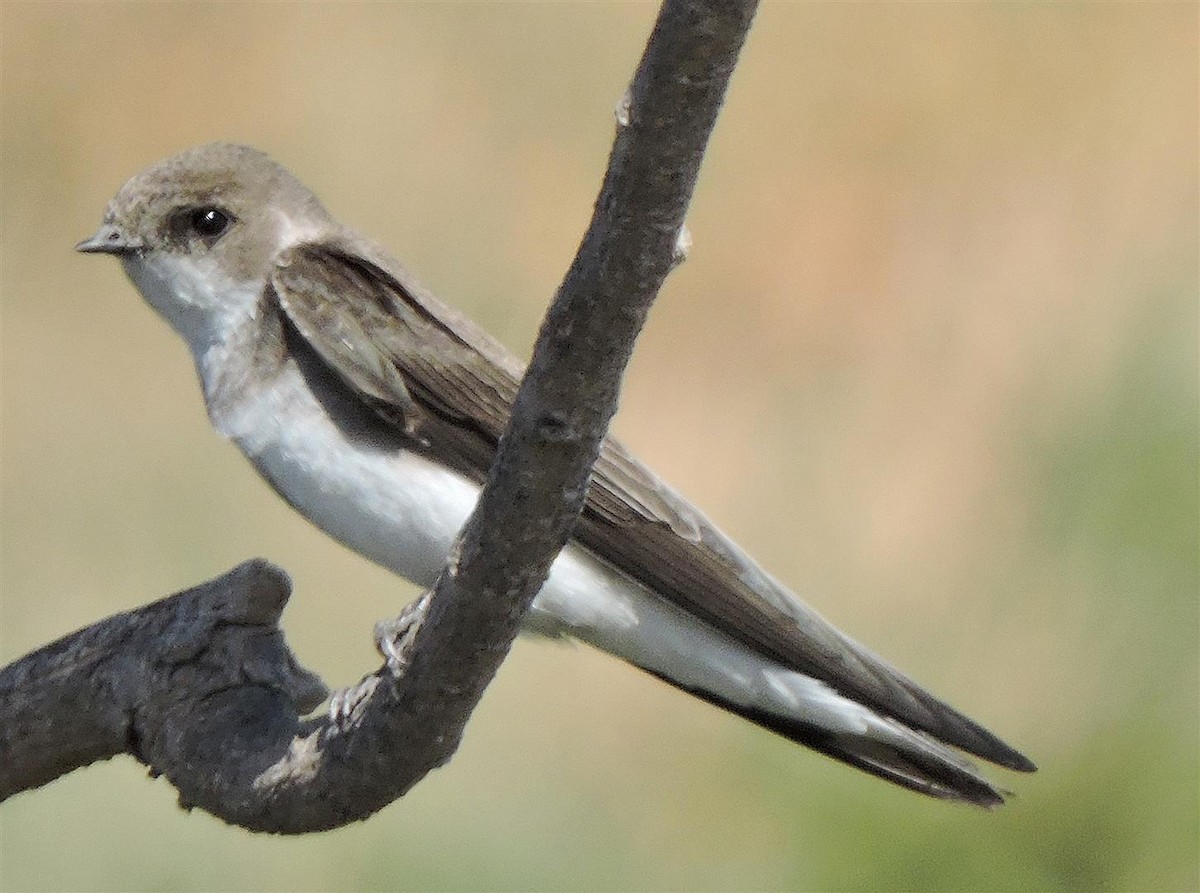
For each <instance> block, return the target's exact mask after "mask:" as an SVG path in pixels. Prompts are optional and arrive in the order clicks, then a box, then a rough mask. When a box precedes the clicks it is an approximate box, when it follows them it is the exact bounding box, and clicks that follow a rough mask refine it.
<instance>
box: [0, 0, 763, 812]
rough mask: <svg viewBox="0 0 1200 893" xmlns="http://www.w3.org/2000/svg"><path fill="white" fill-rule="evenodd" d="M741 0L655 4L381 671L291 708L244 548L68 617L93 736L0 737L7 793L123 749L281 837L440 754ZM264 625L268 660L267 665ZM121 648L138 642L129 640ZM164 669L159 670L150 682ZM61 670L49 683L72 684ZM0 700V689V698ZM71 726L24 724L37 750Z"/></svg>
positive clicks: (696, 161)
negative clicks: (134, 682)
mask: <svg viewBox="0 0 1200 893" xmlns="http://www.w3.org/2000/svg"><path fill="white" fill-rule="evenodd" d="M755 6H756V2H755V0H742V2H735V0H723V2H722V0H667V2H666V3H664V5H663V8H662V11H661V13H660V15H659V19H658V21H657V23H656V24H655V27H654V33H653V35H652V36H651V39H650V41H649V44H648V45H647V48H646V52H645V55H644V56H643V57H642V60H641V64H640V65H639V67H638V70H637V73H636V75H635V77H634V80H633V83H632V85H631V86H630V89H629V93H628V95H627V96H626V97H625V99H624V100H623V101H622V103H621V105H620V107H619V109H618V132H617V138H616V142H615V145H614V147H613V151H612V155H611V158H610V161H609V169H608V173H607V176H606V177H605V181H604V185H603V188H602V190H601V192H600V197H599V199H598V200H597V202H596V207H595V213H594V215H593V218H592V222H591V225H590V227H589V229H588V232H587V234H586V236H585V237H584V240H583V243H582V245H581V246H580V248H579V252H578V254H577V256H576V258H575V261H574V263H573V264H572V266H571V269H570V270H569V271H568V273H567V276H566V278H565V280H564V281H563V284H562V286H561V287H560V289H559V291H558V294H557V296H556V298H555V301H554V305H553V306H552V307H551V309H550V312H549V315H548V316H547V318H546V321H545V323H544V325H543V327H542V331H541V334H540V336H539V338H538V342H537V345H536V347H535V350H534V355H533V360H532V362H531V364H530V368H529V371H528V373H527V375H526V376H525V379H524V381H523V383H522V385H521V390H520V392H519V394H518V396H517V399H516V403H515V405H514V408H513V413H512V418H511V421H510V424H509V428H508V431H507V433H506V434H505V436H504V438H503V440H502V441H501V444H500V449H499V452H498V455H497V458H496V461H495V464H494V465H493V468H492V473H491V476H490V478H489V480H488V482H487V485H486V486H485V488H484V490H483V494H482V496H481V497H480V501H479V504H478V506H477V507H476V510H475V512H474V514H473V515H472V516H471V519H470V520H469V521H468V523H467V525H466V527H465V528H464V530H463V533H462V535H461V537H460V539H459V545H458V548H456V549H455V551H454V554H453V555H451V558H450V562H449V564H448V566H447V568H446V570H445V572H444V573H443V574H442V576H441V578H440V579H439V581H438V584H437V586H436V588H435V589H434V591H433V593H432V595H431V596H430V595H427V596H426V597H424V598H423V599H422V600H421V601H420V602H419V603H418V604H417V605H416V606H415V607H414V609H412V610H410V611H409V612H407V613H406V614H405V615H402V617H401V618H399V619H398V620H397V621H396V622H395V623H393V624H391V625H390V626H388V627H385V628H383V629H381V630H379V631H378V633H379V640H380V646H381V650H382V651H383V652H384V654H385V655H386V656H387V657H388V661H387V663H386V664H385V666H384V667H382V668H381V669H380V670H379V671H378V672H376V673H375V674H373V675H372V676H370V677H368V678H367V679H366V680H365V681H364V682H363V683H361V684H360V685H359V686H357V687H356V688H355V689H353V690H351V691H349V692H344V693H342V694H340V695H338V696H336V697H335V698H334V706H333V709H331V711H330V713H329V715H328V716H327V717H322V718H320V719H312V720H307V721H304V720H300V719H298V718H297V715H296V708H300V709H301V710H303V709H305V708H306V707H308V706H311V704H310V702H311V700H312V695H313V692H315V691H316V690H317V688H316V685H317V683H316V682H315V680H314V679H313V678H312V677H311V676H308V675H307V674H305V673H304V671H301V670H298V669H297V668H296V667H295V665H294V663H293V662H292V661H291V658H290V655H288V653H287V651H286V649H285V648H284V647H283V646H282V640H281V638H278V633H277V631H275V630H274V627H273V626H272V627H270V628H268V627H266V626H263V627H259V626H257V624H259V623H261V622H263V621H262V617H263V616H265V615H264V614H263V612H262V611H261V604H260V603H261V602H262V600H263V597H264V596H263V595H262V585H263V584H262V583H261V580H262V579H267V580H268V581H269V580H272V579H273V580H275V581H276V583H275V587H274V590H272V591H274V592H275V593H276V595H275V598H276V601H277V602H278V606H279V607H282V600H283V599H284V598H285V597H286V595H285V593H286V585H285V584H281V583H280V580H281V579H285V578H281V576H280V575H279V573H278V572H273V571H271V570H270V569H269V568H268V566H265V565H263V564H252V565H244V566H243V567H242V568H239V569H238V570H236V571H234V572H232V575H231V576H229V577H226V578H222V579H221V580H218V581H214V582H213V583H211V584H206V585H205V586H202V587H199V588H198V589H196V590H192V591H191V592H188V593H183V594H181V595H179V596H175V597H174V598H173V599H170V600H167V601H166V602H164V603H162V604H161V605H160V606H153V607H151V608H149V609H146V614H147V617H148V618H150V619H147V620H145V621H143V620H140V619H139V620H137V621H136V623H135V622H134V620H133V618H134V617H135V616H137V615H140V614H142V613H143V612H134V614H132V615H122V617H120V618H115V619H114V620H111V621H107V622H106V624H117V625H116V626H115V627H113V628H112V629H111V630H105V631H103V632H101V631H99V630H101V628H102V627H105V626H106V624H100V625H98V626H97V627H96V628H92V629H91V630H88V631H84V633H81V634H77V636H82V637H84V638H83V640H82V641H83V642H84V643H86V642H91V641H101V640H103V641H104V642H105V646H104V647H105V648H106V649H108V648H116V650H115V651H112V652H111V653H110V652H108V651H105V653H104V657H103V659H93V658H91V657H89V656H87V647H86V645H80V644H76V645H71V646H70V648H71V649H77V648H83V651H82V656H80V654H79V653H77V652H76V651H75V650H72V654H73V655H74V656H72V657H71V658H70V660H69V661H68V662H69V663H70V665H71V666H72V667H74V668H76V670H77V671H78V672H84V673H86V672H91V673H92V675H94V677H95V680H94V681H93V682H91V683H90V684H91V685H92V686H93V692H92V694H93V695H94V699H93V700H89V701H88V703H86V704H82V705H81V706H80V709H79V710H78V711H77V712H78V716H77V717H76V718H75V719H74V720H71V721H70V722H74V723H76V724H77V725H79V726H80V727H90V728H94V729H95V730H96V734H95V735H94V736H93V738H94V742H93V743H92V744H89V745H88V746H87V748H83V749H81V748H76V752H75V753H74V755H73V756H71V757H70V758H65V757H64V758H59V757H55V758H53V759H49V758H48V759H45V760H41V761H40V762H39V761H37V760H36V759H33V758H32V757H31V754H30V752H29V751H30V750H31V749H30V748H28V747H24V746H23V745H21V744H19V743H12V744H7V745H5V746H8V747H14V748H23V749H21V750H20V752H19V753H18V751H17V750H14V751H12V752H11V755H12V757H13V758H14V765H15V763H16V762H20V763H22V764H23V765H26V766H28V765H30V764H34V763H36V764H37V765H36V766H35V768H34V769H33V770H31V771H29V773H28V774H27V775H26V777H24V778H21V777H17V776H18V773H17V772H16V771H15V770H14V771H12V772H10V771H9V770H8V765H7V764H8V758H9V756H10V752H9V751H3V752H0V756H3V757H4V759H3V762H0V766H4V768H3V769H0V773H3V775H2V777H0V781H3V784H2V785H0V793H7V792H11V791H13V790H19V789H24V788H26V787H30V786H32V785H35V784H38V783H42V782H44V781H45V780H47V779H48V778H50V777H53V776H54V775H55V774H58V773H59V772H61V771H65V769H67V768H70V766H71V765H80V764H83V763H86V762H90V761H91V760H95V759H100V758H103V757H105V756H108V755H110V754H112V753H115V752H118V751H120V750H129V751H131V752H133V753H135V754H137V755H139V756H140V757H141V758H142V759H144V760H145V761H147V762H148V763H150V765H152V766H153V767H154V768H155V769H156V770H158V771H161V772H163V773H164V774H166V775H167V776H168V777H169V778H170V779H171V780H172V781H173V782H174V783H175V785H176V786H177V787H178V788H179V790H180V793H181V798H182V800H183V802H184V803H185V804H186V805H198V806H201V807H203V808H204V809H206V810H208V811H210V812H213V813H215V814H217V815H219V816H221V817H223V818H226V819H227V820H229V821H232V822H236V823H238V824H242V825H244V826H246V827H249V828H254V829H260V830H270V831H280V832H292V833H295V832H301V831H309V830H318V829H323V828H330V827H335V826H337V825H340V824H344V823H346V822H349V821H353V820H355V819H361V818H364V817H366V816H368V815H370V814H372V813H373V812H375V811H377V810H378V809H380V808H382V807H383V806H385V805H387V804H388V803H390V802H391V801H392V800H394V799H395V798H396V797H398V796H400V795H401V794H403V793H404V792H405V791H406V790H408V788H410V787H411V786H412V785H413V784H415V783H416V782H417V781H418V780H420V779H421V778H422V777H423V776H424V775H425V774H426V773H427V772H428V771H429V770H430V769H432V768H434V767H436V766H439V765H441V764H442V763H444V762H445V761H446V760H448V759H449V758H450V756H451V755H452V754H453V753H454V751H455V749H456V748H457V746H458V741H459V739H460V737H461V735H462V730H463V728H464V726H465V724H466V722H467V719H468V717H469V716H470V714H471V711H472V710H474V708H475V706H476V704H477V703H478V702H479V699H480V697H481V696H482V694H483V691H484V689H485V688H486V686H487V684H488V683H489V682H490V681H491V679H492V677H493V676H494V674H495V672H496V670H497V669H498V668H499V666H500V663H501V661H502V660H503V659H504V657H505V655H506V654H507V653H508V649H509V648H510V647H511V645H512V641H513V639H514V638H515V636H516V634H517V629H518V627H519V625H520V622H521V618H522V616H523V615H524V613H525V611H526V610H527V608H528V607H529V605H530V603H531V602H532V601H533V598H534V596H535V595H536V594H537V591H538V590H539V589H540V588H541V586H542V584H543V583H544V582H545V579H546V576H547V574H548V572H549V568H550V565H551V563H552V562H553V561H554V559H555V557H556V556H557V555H558V552H559V551H560V550H561V548H562V547H563V545H564V544H565V543H566V541H567V539H568V538H569V536H570V533H571V530H572V528H573V526H574V524H575V521H576V519H577V518H578V516H579V513H580V511H581V510H582V507H583V504H584V498H585V495H586V492H587V482H588V478H589V475H590V472H591V468H592V464H593V463H594V461H595V459H596V456H597V453H598V451H599V446H600V442H601V441H602V439H603V437H604V434H605V431H606V429H607V427H608V422H609V420H610V419H611V417H612V415H613V413H614V412H615V411H616V406H617V397H618V392H619V389H620V382H621V377H622V375H623V373H624V370H625V366H626V364H627V363H628V360H629V357H630V354H631V352H632V350H633V344H634V340H635V338H636V336H637V333H638V332H639V331H640V329H641V326H642V323H643V322H644V320H645V317H646V313H647V311H648V310H649V307H650V305H651V303H652V302H653V300H654V298H655V296H656V295H657V293H658V290H659V287H660V286H661V284H662V282H663V280H664V279H665V278H666V276H667V274H668V272H669V271H670V269H671V267H672V266H673V265H674V263H675V262H676V261H677V259H678V258H677V254H676V246H677V244H679V243H681V242H682V241H683V240H682V238H681V233H682V227H683V220H684V215H685V213H686V210H687V207H688V203H689V202H690V199H691V195H692V189H693V187H694V185H695V182H696V177H697V173H698V171H699V166H700V161H701V158H702V156H703V153H704V148H705V145H706V143H707V141H708V136H709V134H710V132H711V130H712V127H713V124H714V122H715V120H716V116H717V112H718V110H719V109H720V106H721V102H722V100H723V98H724V94H725V89H726V86H727V84H728V81H729V77H730V74H731V73H732V71H733V67H734V64H735V62H736V60H737V55H738V52H739V50H740V49H741V46H742V43H743V41H744V40H745V36H746V33H747V31H748V29H749V26H750V22H751V19H752V17H753V13H754V9H755ZM239 574H240V575H241V576H238V575H239ZM263 575H265V577H264V576H263ZM255 581H258V582H255ZM267 589H268V590H271V586H270V585H268V586H267ZM221 593H225V595H224V596H222V595H221ZM256 593H257V594H256ZM223 598H224V599H225V600H226V601H227V602H228V604H225V605H222V599H223ZM197 599H199V600H200V602H199V603H200V604H204V605H209V603H210V602H212V604H211V605H210V606H209V607H207V608H205V609H204V611H203V612H202V613H203V614H204V617H205V618H212V617H215V618H225V619H216V620H213V619H204V620H203V621H202V622H200V623H199V625H198V626H196V625H195V624H193V625H191V626H189V624H188V623H187V622H184V623H183V624H182V626H181V627H180V629H181V630H182V631H180V632H167V631H166V630H165V629H162V630H160V631H159V635H161V636H164V637H165V641H166V642H167V644H168V645H170V643H171V642H173V641H174V642H177V643H178V644H176V645H174V646H172V647H168V648H167V649H166V651H165V652H163V651H162V649H161V648H160V647H159V645H160V644H161V643H159V642H158V641H157V640H156V639H155V637H154V636H153V635H150V634H149V633H138V634H137V635H136V636H132V635H125V634H123V633H122V632H121V630H123V629H128V628H130V624H131V623H132V624H134V625H133V628H135V629H139V630H140V629H142V628H143V627H142V626H141V624H142V623H143V622H145V623H149V624H150V626H147V627H145V629H150V628H152V627H153V626H154V623H156V622H157V621H155V620H153V619H152V618H155V617H158V616H160V614H159V613H158V612H166V613H165V614H162V615H161V616H163V617H166V616H169V617H171V618H172V619H174V620H176V621H187V619H188V616H187V615H188V614H189V612H191V611H194V610H199V609H198V608H196V607H195V604H196V600H197ZM268 600H269V599H268ZM180 605H188V606H189V607H187V608H186V609H183V610H181V609H180V607H179V606H180ZM172 606H173V607H172ZM222 610H225V611H232V614H222V613H221V611H222ZM230 618H233V619H230ZM237 618H241V619H237ZM271 620H272V622H273V620H274V615H273V616H272V617H271ZM247 625H248V629H249V633H250V635H249V638H248V639H246V640H245V641H243V638H242V635H241V634H242V633H243V632H244V630H242V629H241V627H243V626H247ZM216 633H220V634H221V635H220V636H217V637H216V638H213V639H210V638H208V637H207V636H208V634H216ZM67 642H68V640H63V642H62V643H57V644H56V645H54V646H50V647H49V648H48V649H43V650H42V651H41V652H38V653H37V654H35V655H31V656H30V657H29V658H26V659H24V661H22V662H20V663H19V664H18V665H15V666H16V667H22V666H24V667H25V669H22V670H20V671H19V673H20V675H21V677H22V678H23V679H24V678H27V677H28V676H29V675H30V673H29V665H27V662H36V666H37V667H38V669H37V672H38V673H41V672H43V671H44V670H45V668H46V667H47V666H51V667H52V666H53V662H54V660H55V658H54V653H53V652H54V650H55V649H59V650H60V651H61V650H63V649H67V648H68V645H67ZM266 642H269V643H270V647H271V648H272V649H273V654H274V657H273V658H271V660H273V661H275V663H271V662H270V661H267V662H265V663H264V662H263V661H266V658H264V654H266V649H265V646H264V647H260V644H261V643H266ZM231 643H232V644H231ZM251 645H253V648H251ZM123 646H130V647H134V650H133V651H132V652H130V653H129V654H128V655H125V651H124V647H123ZM143 649H146V650H145V651H144V652H143ZM160 652H161V653H160ZM122 655H124V656H122ZM246 655H251V656H252V658H253V659H252V660H251V661H250V662H249V663H247V662H246V659H245V656H246ZM41 661H49V662H50V664H49V665H46V664H42V663H40V662H41ZM172 661H174V663H172ZM222 662H224V663H223V665H222V666H217V665H216V664H220V663H222ZM162 667H166V668H168V669H169V670H170V671H171V672H168V673H166V674H165V675H164V674H163V673H161V672H160V673H150V681H149V682H147V683H146V684H145V685H144V686H143V687H142V688H138V687H136V686H133V687H130V688H128V689H126V688H125V687H124V686H130V685H131V683H130V682H129V680H128V679H125V678H123V677H124V673H125V669H123V668H128V670H129V671H130V672H134V673H148V672H149V671H151V670H154V669H155V668H162ZM247 667H250V668H253V669H249V670H248V669H247ZM89 668H90V670H89ZM101 668H105V669H104V672H100V669H101ZM268 668H274V675H272V674H271V673H269V672H267V669H268ZM11 669H13V668H10V670H11ZM5 673H6V674H8V673H9V671H7V670H6V671H5ZM222 674H225V675H222ZM118 676H120V677H122V678H121V679H120V680H117V677H118ZM239 676H240V679H239V678H238V677H239ZM8 678H9V677H8V675H5V676H4V677H3V679H4V680H5V681H7V680H8ZM118 681H119V683H120V684H119V685H118V684H117V683H118ZM160 682H163V683H164V684H166V686H167V687H166V688H163V689H161V690H160V689H159V688H158V685H159V683H160ZM47 684H48V685H51V686H52V685H53V684H54V683H47ZM62 685H63V686H64V690H63V691H62V692H59V696H67V695H66V694H64V692H65V691H66V690H65V686H66V685H67V683H65V682H64V683H62ZM114 687H115V690H116V691H117V694H114V692H113V690H112V689H114ZM8 691H9V690H8V689H0V696H4V697H7V696H8ZM74 691H75V690H74V689H72V690H71V693H70V695H69V696H70V697H76V695H75V694H74ZM53 695H54V693H53V692H50V693H46V694H43V695H41V696H40V697H43V698H44V699H47V700H49V699H52V697H53ZM147 704H150V705H152V706H153V709H152V710H151V709H147V707H146V705H147ZM5 706H7V705H6V704H5V703H4V702H3V701H0V710H3V708H4V707H5ZM43 707H44V708H45V709H47V710H48V709H49V706H48V704H43V705H42V706H41V707H39V708H38V709H43ZM3 715H4V714H3V713H2V712H0V718H3ZM66 724H69V723H62V722H60V721H59V720H53V721H47V722H43V723H41V724H40V725H39V723H37V722H34V723H32V724H31V725H32V726H33V727H34V728H36V730H37V732H38V734H39V735H40V737H39V738H38V739H37V740H38V741H39V742H40V743H42V744H46V745H48V744H53V743H54V741H55V739H56V738H58V737H59V736H60V734H62V733H63V730H64V727H65V725H66ZM72 731H74V730H72ZM2 740H3V739H0V741H2ZM18 757H19V759H18Z"/></svg>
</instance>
